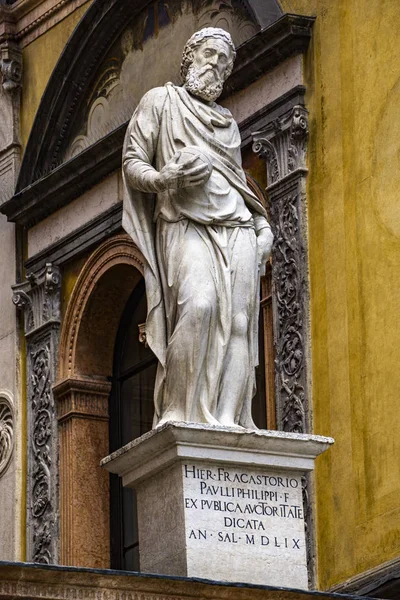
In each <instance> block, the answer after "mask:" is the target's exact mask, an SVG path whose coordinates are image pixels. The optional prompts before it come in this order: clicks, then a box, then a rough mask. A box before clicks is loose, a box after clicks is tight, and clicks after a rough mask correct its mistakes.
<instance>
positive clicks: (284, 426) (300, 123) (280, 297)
mask: <svg viewBox="0 0 400 600" xmlns="http://www.w3.org/2000/svg"><path fill="white" fill-rule="evenodd" d="M283 110H285V112H283V113H282V114H281V115H279V116H278V117H276V116H275V118H274V119H272V120H271V121H270V122H269V123H268V124H267V125H266V127H264V129H262V130H261V131H257V132H255V133H253V134H252V137H253V150H254V152H256V154H258V155H259V156H260V157H261V158H263V159H264V160H265V161H266V165H267V179H268V187H267V189H266V192H267V195H268V200H269V206H270V215H271V227H272V230H273V232H274V236H275V239H274V245H273V250H272V289H273V291H272V304H273V315H274V327H273V329H274V345H275V356H276V359H275V395H276V411H277V425H278V429H281V430H283V431H288V432H293V433H306V432H308V431H311V429H312V427H311V348H310V315H309V280H308V243H307V240H308V229H307V204H306V176H307V167H306V153H307V138H308V112H307V110H306V109H305V108H304V106H302V105H300V104H298V105H295V106H293V107H290V108H289V109H287V108H286V109H285V108H284V109H283ZM302 488H303V507H304V517H305V528H306V542H307V564H308V576H309V586H310V587H312V586H313V582H314V576H315V559H314V557H315V542H314V534H313V531H314V527H313V514H312V502H311V496H312V489H313V479H312V476H311V474H306V475H304V476H303V477H302Z"/></svg>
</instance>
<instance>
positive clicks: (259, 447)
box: [102, 422, 333, 589]
mask: <svg viewBox="0 0 400 600" xmlns="http://www.w3.org/2000/svg"><path fill="white" fill-rule="evenodd" d="M331 443H333V440H332V439H331V438H326V437H321V436H313V435H305V434H291V433H284V432H278V431H256V432H255V431H249V430H244V429H232V428H227V427H214V426H207V425H200V424H186V423H172V422H171V423H166V424H165V425H163V426H162V427H159V428H157V429H154V430H152V431H151V432H149V433H148V434H146V435H144V436H142V437H140V438H138V439H136V440H134V441H133V442H131V443H129V444H127V445H126V446H124V447H123V448H121V449H120V450H117V451H116V452H114V453H113V454H111V455H110V456H108V457H106V458H105V459H103V461H102V466H103V467H105V468H106V469H107V470H108V471H110V472H112V473H116V474H118V475H120V476H121V477H122V481H123V485H124V486H128V487H133V488H135V489H136V493H137V509H138V526H139V551H140V567H141V571H142V572H147V573H157V574H166V575H180V576H186V577H202V578H206V579H214V580H226V581H238V582H246V583H255V584H264V585H275V586H285V587H297V588H304V589H305V588H307V585H308V584H307V561H306V544H305V530H304V512H303V500H302V480H301V478H302V476H303V475H304V473H306V472H307V471H311V470H312V469H313V467H314V460H315V458H316V456H317V455H318V454H320V453H321V452H323V451H324V450H326V449H327V448H328V447H329V445H330V444H331Z"/></svg>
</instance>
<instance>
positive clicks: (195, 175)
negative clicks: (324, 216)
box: [157, 152, 210, 191]
mask: <svg viewBox="0 0 400 600" xmlns="http://www.w3.org/2000/svg"><path fill="white" fill-rule="evenodd" d="M179 159H180V152H178V153H177V154H176V155H175V156H174V157H173V159H172V160H171V161H170V162H168V163H167V164H166V165H164V167H163V168H162V169H161V171H159V173H158V177H157V184H158V185H159V187H160V191H164V190H169V189H175V190H176V189H179V188H187V187H193V186H195V185H200V184H202V183H205V182H206V181H207V179H208V178H209V176H210V167H209V166H208V165H207V164H206V163H201V164H200V165H197V166H193V165H194V163H195V162H196V161H198V159H199V157H198V156H193V157H191V158H189V159H188V160H187V161H185V162H179Z"/></svg>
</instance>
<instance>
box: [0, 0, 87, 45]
mask: <svg viewBox="0 0 400 600" xmlns="http://www.w3.org/2000/svg"><path fill="white" fill-rule="evenodd" d="M87 1H88V0H73V1H71V0H18V1H17V2H15V3H14V4H11V5H1V6H0V44H1V43H2V42H5V41H8V40H14V41H18V42H19V44H20V46H21V48H24V47H25V46H27V45H28V44H30V43H31V42H33V41H34V40H35V39H36V38H38V37H39V36H40V35H43V34H44V33H46V31H48V30H49V29H51V27H54V25H56V24H57V23H59V22H60V21H61V20H62V19H65V17H67V16H68V15H70V14H71V13H72V12H74V10H76V9H77V8H79V7H80V6H82V5H83V4H85V3H86V2H87Z"/></svg>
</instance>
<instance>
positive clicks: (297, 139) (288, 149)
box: [253, 105, 308, 190]
mask: <svg viewBox="0 0 400 600" xmlns="http://www.w3.org/2000/svg"><path fill="white" fill-rule="evenodd" d="M307 137H308V112H307V109H306V108H304V106H301V105H297V106H294V107H293V109H292V110H291V111H290V112H289V114H286V115H284V116H282V117H278V118H276V119H274V120H273V121H271V123H269V124H268V125H267V127H266V128H265V129H263V130H262V131H257V132H256V133H254V134H253V150H254V152H255V153H256V154H258V155H259V156H260V157H262V158H264V159H265V160H266V163H267V173H268V188H267V189H268V190H269V189H270V188H271V185H273V184H274V183H276V182H278V181H281V180H282V179H283V178H285V177H286V176H287V175H289V174H290V173H293V172H294V171H297V170H299V169H300V170H301V171H303V172H304V173H306V172H307V169H306V144H307Z"/></svg>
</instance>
